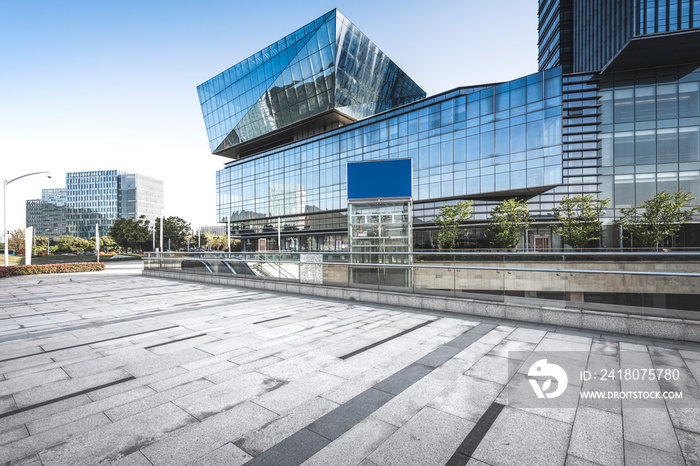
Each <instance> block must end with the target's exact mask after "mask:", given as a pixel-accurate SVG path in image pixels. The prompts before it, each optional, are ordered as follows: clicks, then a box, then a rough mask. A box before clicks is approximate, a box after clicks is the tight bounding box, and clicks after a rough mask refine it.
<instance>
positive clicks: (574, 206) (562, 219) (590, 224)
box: [552, 194, 610, 249]
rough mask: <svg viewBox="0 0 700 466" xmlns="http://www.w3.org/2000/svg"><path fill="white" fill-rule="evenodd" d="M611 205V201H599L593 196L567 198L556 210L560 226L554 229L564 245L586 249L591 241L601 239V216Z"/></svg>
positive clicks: (556, 217)
mask: <svg viewBox="0 0 700 466" xmlns="http://www.w3.org/2000/svg"><path fill="white" fill-rule="evenodd" d="M608 204H610V199H598V198H597V197H595V196H593V195H592V194H588V195H579V196H574V197H565V198H564V199H562V200H561V202H560V203H559V207H555V208H554V218H555V219H556V220H557V222H558V223H559V225H554V226H553V227H552V229H553V230H554V231H555V232H557V233H559V234H560V235H561V239H562V241H563V242H564V244H568V245H569V246H571V247H573V248H575V249H583V248H585V247H586V246H587V245H588V244H589V243H590V242H591V241H596V240H599V239H600V228H601V225H602V223H603V222H602V221H601V220H600V216H601V215H602V214H603V213H604V209H605V208H606V207H607V206H608Z"/></svg>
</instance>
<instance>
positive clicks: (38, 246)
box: [32, 236, 48, 254]
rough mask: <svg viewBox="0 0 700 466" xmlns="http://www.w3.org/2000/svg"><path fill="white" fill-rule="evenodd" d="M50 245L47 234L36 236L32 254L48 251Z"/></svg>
mask: <svg viewBox="0 0 700 466" xmlns="http://www.w3.org/2000/svg"><path fill="white" fill-rule="evenodd" d="M47 246H48V238H47V237H46V236H35V237H34V252H33V253H32V254H41V253H43V252H44V251H46V247H47Z"/></svg>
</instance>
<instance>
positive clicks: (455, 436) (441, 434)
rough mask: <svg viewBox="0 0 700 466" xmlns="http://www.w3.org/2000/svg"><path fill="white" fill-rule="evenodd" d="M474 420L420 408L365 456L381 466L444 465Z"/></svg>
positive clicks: (472, 425) (471, 426)
mask: <svg viewBox="0 0 700 466" xmlns="http://www.w3.org/2000/svg"><path fill="white" fill-rule="evenodd" d="M473 427H474V423H473V422H470V421H467V420H465V419H462V418H459V417H456V416H452V415H450V414H447V413H443V412H442V411H438V410H436V409H432V408H424V409H422V410H421V411H420V412H418V414H416V415H415V416H413V417H412V418H411V419H410V420H409V421H408V422H407V423H406V424H404V425H403V426H402V427H401V428H400V429H398V430H397V431H396V432H395V433H394V434H393V435H392V436H391V437H389V438H388V439H387V440H386V441H385V442H384V443H383V444H382V445H381V446H380V447H379V448H377V449H376V450H375V451H374V452H373V453H372V454H371V455H369V456H368V459H369V460H370V461H373V462H375V463H376V464H379V465H382V466H390V465H400V466H411V465H416V466H425V465H438V464H440V465H444V464H445V463H446V462H447V460H449V459H450V457H451V456H452V454H453V452H454V451H455V450H456V449H457V447H458V446H459V445H460V443H461V442H462V440H463V439H464V437H466V435H467V433H469V431H470V430H471V429H472V428H473Z"/></svg>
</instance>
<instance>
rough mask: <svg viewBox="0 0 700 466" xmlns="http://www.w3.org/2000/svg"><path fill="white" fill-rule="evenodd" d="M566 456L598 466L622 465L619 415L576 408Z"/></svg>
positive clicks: (592, 409) (620, 420) (620, 418)
mask: <svg viewBox="0 0 700 466" xmlns="http://www.w3.org/2000/svg"><path fill="white" fill-rule="evenodd" d="M569 453H570V454H572V455H574V456H577V457H579V458H583V459H586V460H589V461H591V462H594V463H598V464H605V465H611V466H612V465H623V464H624V455H623V443H622V416H621V415H619V414H615V413H610V412H607V411H602V410H599V409H594V408H589V407H586V406H581V407H579V409H578V411H577V412H576V419H575V420H574V427H573V431H572V433H571V440H570V442H569Z"/></svg>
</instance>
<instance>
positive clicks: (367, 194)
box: [348, 159, 413, 199]
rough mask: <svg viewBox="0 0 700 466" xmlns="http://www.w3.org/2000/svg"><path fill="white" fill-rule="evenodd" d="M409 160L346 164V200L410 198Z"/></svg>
mask: <svg viewBox="0 0 700 466" xmlns="http://www.w3.org/2000/svg"><path fill="white" fill-rule="evenodd" d="M412 183H413V175H412V173H411V159H397V160H377V161H371V162H349V163H348V199H386V198H391V197H411V196H412V193H413V191H412Z"/></svg>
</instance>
